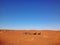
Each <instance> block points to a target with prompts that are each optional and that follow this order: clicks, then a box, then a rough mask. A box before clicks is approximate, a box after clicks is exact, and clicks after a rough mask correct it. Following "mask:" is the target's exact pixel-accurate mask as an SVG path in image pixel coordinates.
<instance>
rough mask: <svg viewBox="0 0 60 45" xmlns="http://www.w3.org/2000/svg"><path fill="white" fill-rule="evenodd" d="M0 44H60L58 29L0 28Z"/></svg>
mask: <svg viewBox="0 0 60 45" xmlns="http://www.w3.org/2000/svg"><path fill="white" fill-rule="evenodd" d="M0 45H60V31H59V30H58V31H55V30H2V29H0Z"/></svg>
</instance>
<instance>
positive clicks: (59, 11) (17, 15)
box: [0, 0, 60, 29]
mask: <svg viewBox="0 0 60 45" xmlns="http://www.w3.org/2000/svg"><path fill="white" fill-rule="evenodd" d="M0 28H2V29H60V0H0Z"/></svg>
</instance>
